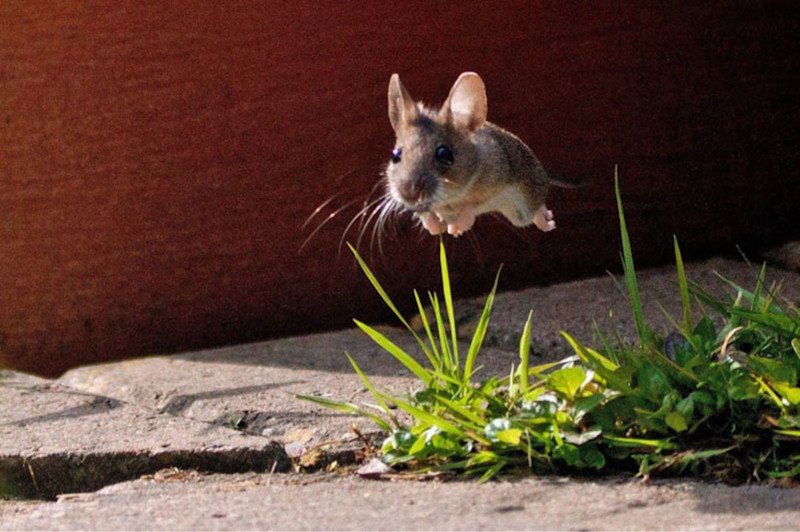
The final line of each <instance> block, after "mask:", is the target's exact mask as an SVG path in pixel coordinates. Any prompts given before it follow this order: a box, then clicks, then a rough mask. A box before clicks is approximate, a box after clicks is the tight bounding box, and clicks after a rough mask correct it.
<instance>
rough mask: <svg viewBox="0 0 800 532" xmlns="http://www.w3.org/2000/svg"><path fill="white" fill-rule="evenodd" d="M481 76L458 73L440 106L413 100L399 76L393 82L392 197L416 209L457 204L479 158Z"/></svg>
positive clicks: (483, 115)
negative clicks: (436, 107) (427, 105)
mask: <svg viewBox="0 0 800 532" xmlns="http://www.w3.org/2000/svg"><path fill="white" fill-rule="evenodd" d="M486 110H487V104H486V88H485V86H484V84H483V80H481V78H480V76H478V75H477V74H475V73H473V72H465V73H463V74H461V75H460V76H459V77H458V80H456V82H455V84H454V85H453V88H452V89H450V95H449V96H448V97H447V100H445V102H444V104H443V105H442V107H441V109H439V110H434V109H429V108H427V107H425V106H423V105H422V104H420V103H418V102H415V101H414V100H413V98H412V97H411V95H410V94H409V92H408V91H407V90H406V88H405V87H404V86H403V84H402V83H401V82H400V76H398V75H397V74H394V75H392V78H391V80H390V81H389V121H390V122H391V123H392V128H393V129H394V132H395V135H396V137H397V139H396V141H395V145H394V149H393V150H392V155H391V160H390V162H389V165H388V167H387V169H386V177H387V180H388V189H389V194H390V195H391V197H392V198H393V199H394V200H395V201H396V202H398V203H400V204H401V205H403V207H405V208H406V209H408V210H411V211H414V212H419V213H423V212H429V211H431V210H433V209H435V208H436V207H437V206H440V205H449V204H452V203H454V202H455V203H457V202H458V201H459V199H460V198H462V197H464V196H465V195H466V192H467V189H468V188H469V185H470V178H471V176H472V175H473V173H474V170H475V169H476V165H477V162H478V152H477V150H478V147H477V146H476V144H475V142H474V140H473V133H475V132H476V131H477V130H478V129H480V128H481V126H483V124H484V123H485V122H486Z"/></svg>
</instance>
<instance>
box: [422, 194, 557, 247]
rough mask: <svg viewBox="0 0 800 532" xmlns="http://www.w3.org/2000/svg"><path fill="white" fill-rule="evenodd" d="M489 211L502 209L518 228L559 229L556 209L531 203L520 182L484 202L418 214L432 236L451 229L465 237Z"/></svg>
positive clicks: (451, 206)
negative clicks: (532, 226)
mask: <svg viewBox="0 0 800 532" xmlns="http://www.w3.org/2000/svg"><path fill="white" fill-rule="evenodd" d="M489 212H499V213H500V214H502V215H503V216H504V217H505V218H506V219H507V220H508V221H509V222H511V224H512V225H514V226H516V227H526V226H529V225H531V224H534V225H536V227H538V228H539V229H540V230H542V231H544V232H548V231H552V230H553V229H555V228H556V222H555V220H554V217H553V211H551V210H549V209H548V208H547V206H546V205H545V204H544V203H541V204H540V205H535V206H532V205H530V201H529V199H528V197H527V196H526V194H525V193H524V192H523V191H522V190H520V187H519V186H517V185H512V186H508V187H504V188H503V189H502V190H500V191H499V192H498V193H497V194H495V195H494V196H492V197H491V198H490V199H488V200H486V201H484V202H483V203H463V204H460V205H457V206H453V205H442V206H439V207H434V208H432V209H431V210H430V211H428V212H424V213H418V214H417V216H418V217H419V219H420V221H421V222H422V226H423V227H424V228H425V229H426V230H427V231H428V232H429V233H430V234H432V235H439V234H441V233H444V232H445V231H447V233H449V234H451V235H453V236H461V235H462V234H464V233H466V232H467V231H469V230H470V229H471V228H472V226H473V225H474V224H475V219H476V218H477V217H478V216H480V215H481V214H485V213H489Z"/></svg>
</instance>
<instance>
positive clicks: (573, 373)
mask: <svg viewBox="0 0 800 532" xmlns="http://www.w3.org/2000/svg"><path fill="white" fill-rule="evenodd" d="M585 380H586V371H584V369H583V368H581V367H579V366H574V367H571V368H564V369H560V370H558V371H554V372H553V373H551V374H550V375H548V376H547V386H548V388H550V389H551V390H553V391H554V392H556V393H558V394H561V395H563V396H564V397H566V399H568V400H569V401H573V400H574V399H575V396H576V395H577V393H578V391H579V390H580V389H581V385H582V384H583V381H585Z"/></svg>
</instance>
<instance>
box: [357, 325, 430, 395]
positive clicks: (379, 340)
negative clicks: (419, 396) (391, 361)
mask: <svg viewBox="0 0 800 532" xmlns="http://www.w3.org/2000/svg"><path fill="white" fill-rule="evenodd" d="M353 321H354V322H355V324H356V325H357V326H358V328H359V329H361V330H362V331H364V332H365V333H367V336H369V337H370V338H372V340H373V341H374V342H375V343H376V344H378V345H379V346H380V347H381V348H382V349H383V350H385V351H386V352H387V353H389V354H391V355H392V356H393V357H394V358H396V359H397V360H399V361H400V363H401V364H403V365H404V366H405V367H406V368H408V370H409V371H410V372H411V373H413V374H414V375H416V376H417V378H418V379H420V380H421V381H422V382H424V383H425V384H426V385H427V384H428V383H430V382H431V380H432V375H431V373H430V372H429V371H428V370H427V369H425V368H423V367H422V366H421V365H420V363H419V362H417V361H416V360H414V359H413V358H412V357H411V356H410V355H409V354H408V353H406V352H405V351H403V350H402V349H400V348H399V347H398V346H397V345H395V344H394V343H393V342H392V341H391V340H389V339H388V338H386V337H385V336H384V335H382V334H381V333H379V332H378V331H376V330H375V329H373V328H372V327H370V326H369V325H367V324H366V323H362V322H360V321H358V320H353Z"/></svg>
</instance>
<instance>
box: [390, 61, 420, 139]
mask: <svg viewBox="0 0 800 532" xmlns="http://www.w3.org/2000/svg"><path fill="white" fill-rule="evenodd" d="M418 113H419V111H418V110H417V104H416V103H414V99H413V98H412V97H411V94H409V92H408V91H407V90H406V88H405V87H404V86H403V84H402V83H401V82H400V76H398V75H397V74H392V78H391V79H390V80H389V121H390V122H391V123H392V128H393V129H394V131H395V133H397V132H399V130H400V128H401V126H402V125H403V124H404V123H408V122H410V121H412V120H414V119H415V118H416V117H417V115H418Z"/></svg>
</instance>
